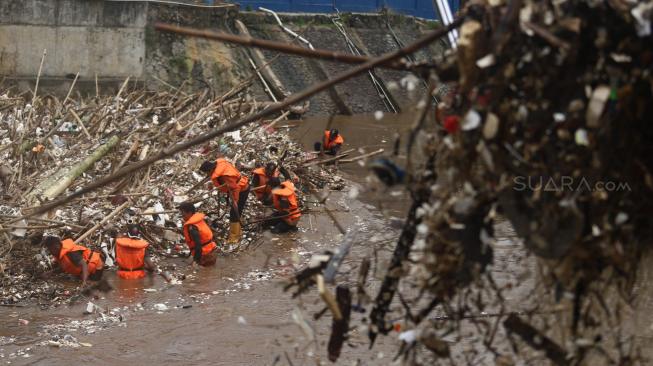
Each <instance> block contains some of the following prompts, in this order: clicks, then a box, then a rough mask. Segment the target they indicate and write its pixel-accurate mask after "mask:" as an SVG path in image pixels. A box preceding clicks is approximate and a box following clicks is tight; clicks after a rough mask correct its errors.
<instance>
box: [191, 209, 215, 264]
mask: <svg viewBox="0 0 653 366" xmlns="http://www.w3.org/2000/svg"><path fill="white" fill-rule="evenodd" d="M204 217H205V215H204V214H203V213H200V212H196V213H195V214H193V216H191V218H190V219H188V221H186V222H184V239H186V244H187V245H188V248H189V249H190V254H191V256H193V255H195V242H194V241H193V239H192V238H191V236H190V232H188V227H189V226H191V225H194V226H195V227H197V231H199V234H200V241H201V242H202V256H205V255H207V254H209V253H211V252H212V251H213V250H214V249H216V248H217V247H218V246H217V245H216V244H215V242H214V241H213V231H211V228H210V227H209V225H208V224H207V223H206V221H204Z"/></svg>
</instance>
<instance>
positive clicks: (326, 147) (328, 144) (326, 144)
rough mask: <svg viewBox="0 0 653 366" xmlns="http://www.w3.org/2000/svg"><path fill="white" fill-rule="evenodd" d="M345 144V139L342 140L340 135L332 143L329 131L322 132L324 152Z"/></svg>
mask: <svg viewBox="0 0 653 366" xmlns="http://www.w3.org/2000/svg"><path fill="white" fill-rule="evenodd" d="M344 143H345V139H344V138H342V135H341V134H338V137H336V138H335V139H334V140H333V141H331V131H329V130H326V131H324V150H329V149H331V148H333V147H335V146H336V145H342V144H344Z"/></svg>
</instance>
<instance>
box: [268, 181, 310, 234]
mask: <svg viewBox="0 0 653 366" xmlns="http://www.w3.org/2000/svg"><path fill="white" fill-rule="evenodd" d="M268 184H269V185H270V187H271V188H272V204H273V206H274V209H275V212H274V213H273V214H272V219H271V220H269V221H267V222H266V223H265V224H264V226H265V227H266V228H270V229H271V230H270V231H272V232H273V233H275V234H280V233H286V232H289V231H295V230H297V223H298V222H299V218H300V217H301V216H302V213H301V211H300V210H299V205H298V204H297V194H296V193H295V185H294V184H293V183H292V182H291V181H289V180H288V181H284V182H281V181H280V180H279V177H273V178H270V181H269V183H268Z"/></svg>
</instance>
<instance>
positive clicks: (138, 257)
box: [116, 237, 149, 280]
mask: <svg viewBox="0 0 653 366" xmlns="http://www.w3.org/2000/svg"><path fill="white" fill-rule="evenodd" d="M148 246H149V244H148V243H147V242H146V241H145V240H143V239H132V238H127V237H120V238H116V262H117V263H118V267H120V269H119V270H118V276H120V277H121V278H124V279H127V280H135V279H137V278H143V277H145V270H144V268H143V266H145V249H147V247H148Z"/></svg>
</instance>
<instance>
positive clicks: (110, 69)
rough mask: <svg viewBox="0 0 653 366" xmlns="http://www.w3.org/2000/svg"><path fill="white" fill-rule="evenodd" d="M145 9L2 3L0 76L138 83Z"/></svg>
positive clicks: (94, 3) (42, 0) (60, 1)
mask: <svg viewBox="0 0 653 366" xmlns="http://www.w3.org/2000/svg"><path fill="white" fill-rule="evenodd" d="M146 23H147V3H146V2H132V1H124V2H122V1H101V0H86V1H79V0H2V1H0V74H2V75H10V76H14V77H23V76H24V77H33V76H34V75H36V74H37V73H38V69H39V64H40V62H41V56H42V54H43V50H44V49H46V50H47V56H46V59H45V63H44V66H43V72H42V75H43V76H44V77H48V76H52V77H62V76H65V75H68V74H73V75H74V74H76V73H77V72H80V76H81V77H82V78H91V77H94V76H95V74H96V73H97V75H98V77H105V76H110V77H126V76H132V77H137V78H138V77H141V76H143V70H144V58H145V25H146Z"/></svg>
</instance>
